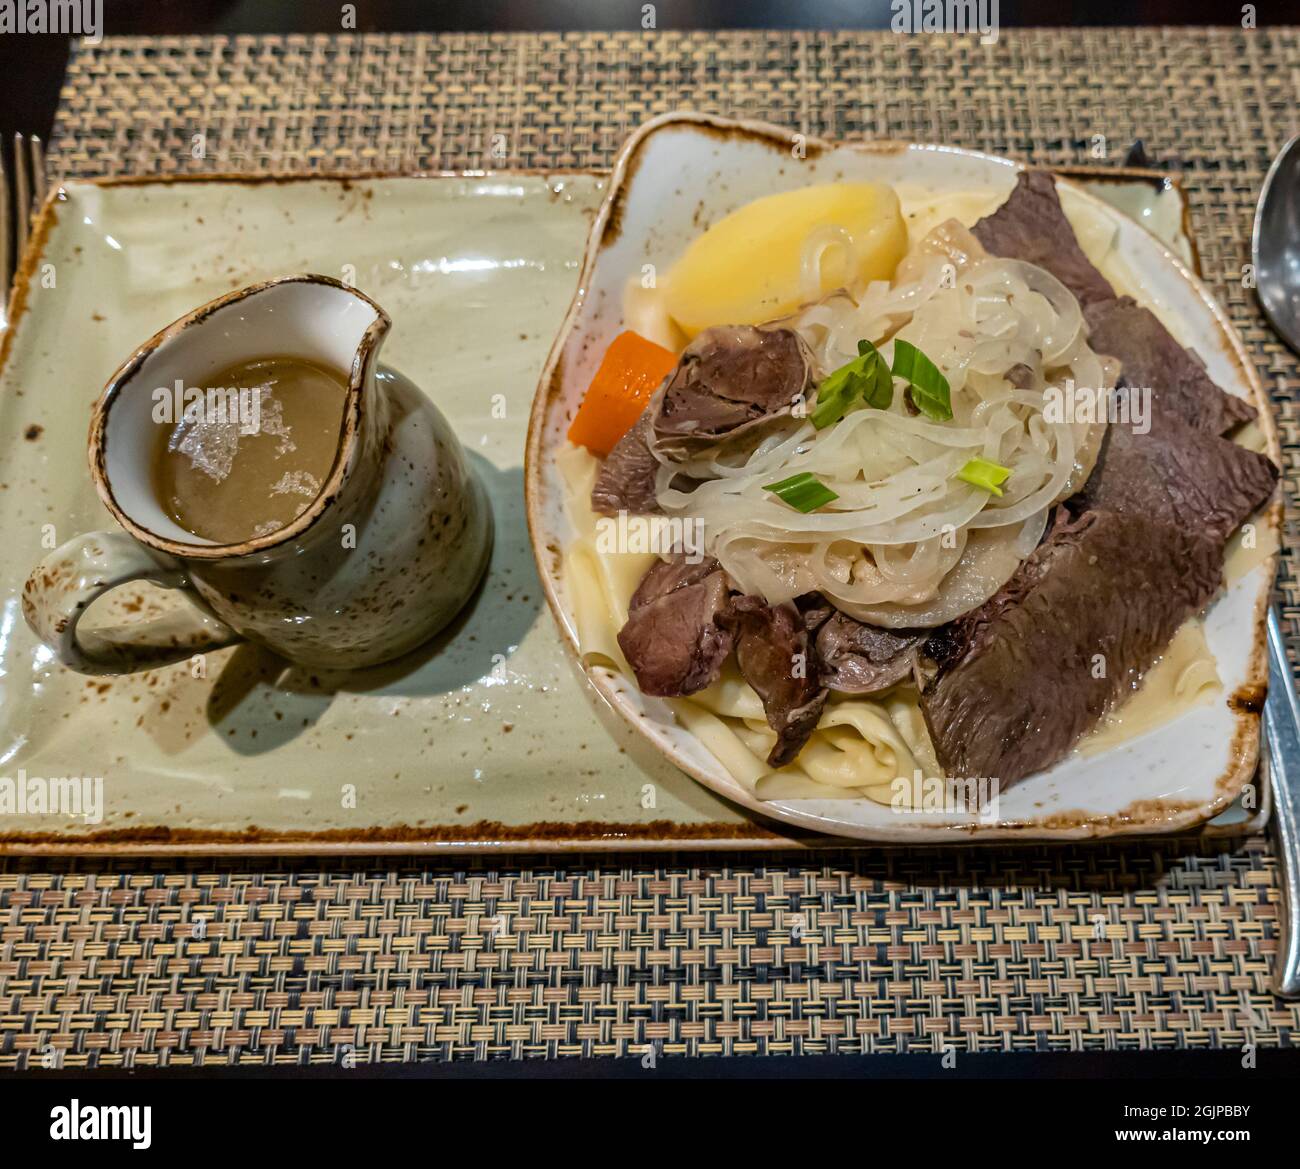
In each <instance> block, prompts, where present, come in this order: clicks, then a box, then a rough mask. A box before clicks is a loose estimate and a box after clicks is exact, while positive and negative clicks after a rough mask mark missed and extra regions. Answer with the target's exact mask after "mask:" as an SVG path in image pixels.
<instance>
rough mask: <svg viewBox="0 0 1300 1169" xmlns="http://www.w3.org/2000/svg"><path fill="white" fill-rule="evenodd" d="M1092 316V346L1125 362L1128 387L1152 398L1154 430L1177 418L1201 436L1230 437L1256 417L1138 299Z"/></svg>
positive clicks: (1115, 302)
mask: <svg viewBox="0 0 1300 1169" xmlns="http://www.w3.org/2000/svg"><path fill="white" fill-rule="evenodd" d="M1087 316H1088V322H1089V325H1090V327H1091V332H1090V333H1089V335H1088V344H1089V345H1091V346H1092V348H1093V350H1094V351H1095V352H1097V353H1105V354H1108V355H1109V356H1111V357H1115V358H1118V359H1119V362H1120V366H1121V380H1122V383H1123V384H1124V385H1126V386H1141V387H1144V388H1146V389H1147V390H1148V391H1149V392H1150V395H1151V417H1152V423H1153V425H1157V426H1158V425H1159V424H1160V423H1161V422H1162V421H1163V420H1164V419H1165V418H1170V417H1172V418H1177V419H1179V420H1180V421H1182V422H1186V423H1187V424H1188V425H1189V426H1193V427H1195V428H1196V429H1198V430H1205V431H1208V432H1209V433H1211V434H1226V433H1227V432H1228V431H1229V430H1231V429H1232V428H1233V427H1234V426H1237V425H1238V424H1239V423H1242V422H1246V421H1248V420H1249V419H1251V418H1254V417H1255V408H1254V407H1253V406H1252V405H1251V404H1250V403H1249V402H1246V401H1243V400H1242V399H1241V398H1235V397H1233V396H1232V395H1231V394H1225V393H1224V392H1223V391H1222V390H1221V389H1219V387H1218V386H1217V385H1215V384H1214V381H1213V379H1212V378H1211V377H1210V375H1209V374H1208V373H1206V371H1205V366H1204V365H1202V364H1201V362H1200V361H1199V360H1198V359H1197V358H1196V357H1195V356H1194V355H1193V354H1191V353H1189V352H1188V351H1187V350H1186V349H1184V348H1183V347H1182V346H1181V345H1179V344H1178V342H1177V341H1176V340H1175V339H1174V337H1173V334H1171V333H1170V332H1169V330H1168V329H1166V328H1165V327H1164V325H1162V324H1161V323H1160V320H1159V318H1158V317H1156V315H1155V314H1154V313H1153V312H1151V310H1150V309H1145V308H1143V307H1142V306H1141V305H1140V304H1138V303H1137V302H1135V301H1134V300H1133V299H1132V297H1128V296H1121V297H1119V298H1118V299H1117V300H1113V301H1110V302H1109V303H1107V304H1104V305H1095V306H1093V307H1092V308H1091V309H1090V310H1089V311H1088V314H1087Z"/></svg>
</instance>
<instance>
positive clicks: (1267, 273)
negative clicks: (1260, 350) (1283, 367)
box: [1251, 134, 1300, 353]
mask: <svg viewBox="0 0 1300 1169" xmlns="http://www.w3.org/2000/svg"><path fill="white" fill-rule="evenodd" d="M1251 245H1252V246H1251V250H1252V253H1253V254H1252V259H1253V261H1254V264H1255V285H1256V292H1257V293H1258V295H1259V303H1260V305H1261V306H1262V307H1263V309H1264V313H1265V315H1266V316H1267V317H1268V319H1269V321H1270V322H1272V325H1273V328H1274V329H1276V330H1277V332H1278V335H1279V336H1281V338H1282V339H1283V340H1284V341H1285V342H1286V343H1287V344H1288V345H1290V346H1291V348H1292V349H1294V350H1295V351H1296V352H1297V353H1300V134H1297V135H1296V136H1295V137H1294V138H1292V139H1291V141H1290V142H1288V143H1287V144H1286V145H1285V146H1284V147H1282V151H1281V153H1280V154H1279V155H1278V156H1277V158H1275V159H1274V160H1273V165H1272V166H1271V167H1269V169H1268V174H1267V175H1266V176H1265V178H1264V186H1263V188H1262V189H1261V190H1260V193H1259V208H1258V210H1257V211H1256V213H1255V231H1254V235H1253V237H1252V240H1251Z"/></svg>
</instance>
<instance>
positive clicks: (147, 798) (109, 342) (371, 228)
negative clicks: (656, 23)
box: [0, 174, 1264, 854]
mask: <svg viewBox="0 0 1300 1169" xmlns="http://www.w3.org/2000/svg"><path fill="white" fill-rule="evenodd" d="M1135 182H1136V184H1137V185H1136V186H1135V187H1134V188H1133V189H1134V190H1135V191H1136V192H1137V194H1138V196H1139V197H1140V198H1142V197H1143V181H1142V180H1140V179H1138V180H1135ZM606 183H607V180H606V178H605V177H604V176H598V175H587V174H564V175H549V176H548V175H536V174H524V175H516V174H510V175H506V174H503V175H497V176H487V177H482V176H478V177H461V176H430V177H421V178H401V179H394V178H364V177H356V178H351V179H321V178H311V179H295V180H291V181H290V180H285V181H238V180H233V179H210V178H204V179H196V180H186V181H172V182H167V181H142V182H140V181H131V182H109V183H104V184H92V183H74V184H69V185H68V186H67V187H66V189H65V192H64V194H63V196H62V197H60V198H58V199H56V200H55V201H53V202H52V203H51V204H50V205H49V207H48V209H47V211H46V213H45V215H44V217H43V218H42V220H41V222H40V224H39V225H38V229H37V233H36V238H35V240H34V242H33V246H32V248H31V249H30V250H29V253H28V256H27V262H26V264H25V267H24V270H23V272H22V273H21V274H20V281H19V285H18V288H17V290H16V293H15V296H14V299H13V301H12V302H11V305H10V311H11V314H12V319H13V321H14V327H13V328H12V329H10V330H9V331H8V333H7V334H6V335H5V339H4V343H3V345H4V347H3V357H2V370H0V531H3V532H4V534H5V551H6V555H5V557H4V558H3V561H2V562H0V603H2V604H3V610H2V616H0V777H12V778H16V777H18V776H19V775H20V774H23V775H26V776H34V777H45V778H49V777H62V776H88V777H102V778H103V781H104V782H103V788H102V790H103V808H102V817H101V818H100V819H99V820H98V821H97V822H87V821H86V820H85V819H84V818H68V817H62V816H53V815H42V814H39V813H34V812H28V813H26V814H14V813H12V812H6V813H4V814H2V815H0V852H33V851H36V852H59V851H64V852H77V853H96V852H98V853H184V852H205V853H262V854H289V853H300V854H301V853H306V854H322V853H338V852H352V853H375V852H384V851H394V852H415V851H421V850H429V849H437V850H451V851H460V852H473V851H486V850H497V849H508V850H530V851H555V850H575V849H592V848H598V849H611V848H705V847H707V848H720V847H721V848H752V847H768V848H770V847H804V846H806V845H808V844H817V843H821V842H823V841H824V839H825V838H823V837H821V836H820V835H818V834H815V833H809V832H806V831H804V830H801V829H800V828H798V827H794V826H790V825H783V824H780V823H775V822H772V821H765V820H762V819H759V818H756V817H755V816H754V815H752V814H750V813H748V812H746V811H745V810H744V809H742V808H740V807H738V806H737V805H736V804H733V803H731V802H729V801H727V800H726V799H724V798H722V796H720V795H719V794H717V793H715V792H714V791H711V790H709V789H708V788H706V787H703V786H701V785H700V784H698V783H696V782H695V781H694V780H693V779H691V778H689V777H688V776H686V775H684V774H683V773H682V772H681V771H680V770H679V769H678V768H677V767H676V766H674V765H673V764H672V763H671V762H670V761H669V760H668V759H667V758H665V756H664V755H663V754H662V752H661V751H660V750H659V749H658V747H656V746H655V745H653V744H652V743H650V742H648V741H647V740H646V739H645V738H644V737H643V736H642V735H640V734H639V733H637V732H635V731H633V730H631V729H630V728H629V726H628V725H627V724H626V723H625V721H624V720H623V719H622V718H621V717H619V716H618V715H617V714H615V713H614V712H613V711H611V710H610V709H609V707H608V704H607V702H606V700H605V699H604V698H603V697H602V696H601V695H600V694H599V693H598V692H597V691H596V690H595V689H594V688H593V687H592V686H591V684H590V683H589V682H588V681H587V680H586V679H585V677H584V676H583V674H582V672H581V671H580V670H579V668H578V667H577V665H576V662H575V661H574V659H573V656H572V654H571V653H570V652H569V650H568V648H567V646H566V645H565V643H564V640H563V638H562V636H561V634H560V631H559V630H558V629H557V626H556V624H555V623H554V622H553V621H552V620H551V618H550V616H549V615H548V614H547V613H546V612H545V604H544V600H543V592H542V587H541V584H540V582H539V580H538V578H537V574H536V570H535V568H534V566H533V558H532V555H531V553H530V550H529V544H528V534H527V531H526V528H525V521H524V503H523V467H522V461H523V459H522V454H523V450H524V440H525V431H526V425H527V420H528V411H529V404H530V402H531V401H532V398H533V392H534V389H535V387H536V384H537V380H538V376H539V373H540V372H541V370H542V367H543V365H544V363H545V361H546V356H547V351H548V349H549V347H550V345H551V342H552V341H553V339H554V337H555V335H556V332H557V330H558V329H559V328H560V326H561V323H562V321H563V320H564V317H565V313H566V311H567V309H568V308H569V305H570V301H571V299H572V297H573V294H574V289H575V287H576V285H577V283H578V275H579V269H580V266H581V263H582V257H583V248H584V245H585V241H586V238H587V233H588V230H589V228H590V226H591V223H592V221H593V218H594V217H595V215H596V212H597V209H598V208H599V206H600V203H601V199H602V197H603V195H604V193H605V189H606ZM1147 190H1149V191H1151V192H1152V194H1151V195H1150V196H1149V197H1148V198H1147V203H1146V205H1147V206H1148V207H1149V212H1150V214H1151V215H1154V216H1156V217H1157V218H1158V219H1159V220H1160V222H1161V223H1162V224H1164V225H1165V226H1166V227H1168V229H1169V230H1170V231H1173V232H1174V233H1175V234H1177V233H1178V230H1179V227H1178V225H1179V223H1180V209H1181V201H1180V198H1179V196H1178V195H1177V193H1176V192H1173V191H1170V192H1165V193H1163V194H1159V195H1158V196H1157V195H1156V194H1155V193H1154V192H1155V188H1153V187H1150V186H1149V185H1148V186H1147ZM1178 239H1179V240H1181V241H1182V244H1181V245H1180V246H1186V239H1185V237H1184V236H1181V235H1178ZM294 272H320V273H323V274H325V275H329V276H335V277H339V278H344V279H348V280H351V281H353V282H355V284H356V285H357V286H358V287H359V288H361V289H363V290H364V291H365V292H367V293H368V294H369V295H371V296H373V297H374V298H375V299H376V300H377V301H378V302H379V303H380V304H381V305H383V307H384V308H385V309H386V310H387V311H388V312H389V313H390V314H391V316H392V317H393V322H394V325H393V330H392V333H391V335H390V337H389V339H388V341H387V343H386V345H385V349H384V353H383V358H384V362H385V363H386V364H389V365H391V366H393V367H395V368H397V369H399V370H401V371H402V372H403V373H405V374H407V375H408V376H410V377H411V378H412V379H413V380H414V381H415V382H416V383H417V384H419V385H420V386H421V387H422V388H423V389H424V390H425V391H426V392H427V393H429V394H430V395H431V396H432V397H433V398H434V399H435V401H436V402H437V403H438V405H439V407H440V408H441V409H442V411H443V412H444V413H445V414H446V415H447V416H448V418H449V419H450V421H451V423H452V425H453V426H454V427H455V428H456V431H457V433H458V434H459V435H460V438H461V440H462V442H463V443H464V445H465V447H466V449H467V450H468V451H469V452H470V457H471V459H472V460H473V462H474V465H475V467H476V469H477V471H478V473H479V474H480V475H481V476H482V478H483V481H484V484H485V486H486V487H487V488H488V491H489V494H490V495H491V498H492V504H493V508H494V511H495V515H496V524H497V543H496V546H495V550H494V554H493V560H492V564H491V566H490V568H489V571H488V577H487V582H486V584H485V586H484V588H483V590H482V591H481V592H480V593H479V595H478V596H477V597H476V598H475V600H474V601H473V602H472V604H471V606H470V608H469V609H468V610H467V612H466V613H465V614H464V615H463V617H462V618H461V619H460V620H459V622H458V623H457V624H456V626H455V627H454V628H453V630H452V631H451V632H450V634H449V635H448V636H447V637H445V638H443V639H441V640H440V641H439V642H438V643H437V644H436V645H435V646H432V647H429V648H428V649H426V650H424V651H421V652H420V653H417V654H415V655H413V656H412V658H410V659H407V660H404V661H402V662H399V663H397V664H395V665H393V666H391V667H385V668H381V669H379V670H374V671H367V672H365V673H360V674H351V675H348V674H339V675H327V674H322V673H316V674H307V673H304V672H302V671H297V670H292V669H288V668H286V667H285V666H284V665H283V663H281V662H279V661H278V660H277V659H275V658H273V657H272V656H270V655H269V654H265V653H263V652H261V651H259V650H257V649H255V648H251V647H242V648H238V649H234V650H229V651H223V652H221V653H215V654H211V655H209V657H208V659H207V662H206V671H205V676H202V677H196V676H194V674H193V672H192V671H191V669H190V668H189V667H188V666H186V665H178V666H173V667H170V668H168V669H165V670H158V671H154V672H151V673H147V674H139V675H134V676H131V677H124V678H117V679H111V678H93V679H92V678H85V677H81V676H79V675H76V674H72V673H69V672H67V671H65V670H63V669H61V668H60V667H59V666H58V665H57V664H56V663H54V662H53V660H52V658H51V655H50V653H49V652H48V651H47V650H45V649H44V647H42V646H40V645H39V644H38V643H37V642H36V640H35V638H34V637H33V636H32V634H31V633H30V632H29V630H28V629H27V627H26V625H25V624H24V622H23V620H22V616H21V613H20V611H19V603H18V592H19V589H20V588H21V585H22V582H23V580H24V578H25V576H26V574H27V571H28V569H29V568H30V566H31V565H32V564H34V563H35V562H36V561H37V560H38V559H39V558H40V557H41V556H42V555H43V554H44V552H45V551H46V550H47V549H48V545H49V541H50V540H51V539H56V540H58V541H62V540H66V539H67V538H69V537H71V536H72V535H75V534H76V533H78V532H82V531H87V530H91V529H96V528H103V527H108V526H110V524H111V520H110V517H109V516H108V514H107V512H106V511H105V510H104V509H103V508H102V506H101V505H100V503H99V501H98V499H97V498H96V496H95V493H94V491H93V489H92V487H91V484H90V478H89V474H88V470H87V465H86V455H85V443H86V429H87V423H88V420H89V416H90V407H91V403H92V402H93V401H94V399H95V398H96V397H97V395H98V394H99V392H100V390H101V388H102V386H103V383H104V381H105V380H106V379H107V377H108V376H109V375H110V374H111V373H112V371H113V370H114V369H115V368H116V366H117V365H118V364H119V363H120V362H121V361H122V359H123V358H124V357H126V356H127V355H128V354H129V353H130V352H131V351H132V349H133V348H134V347H135V346H136V345H138V344H139V343H140V342H142V341H143V340H145V339H146V338H147V337H149V336H150V335H152V334H153V333H154V332H155V331H156V330H157V329H159V328H160V327H162V326H163V325H166V324H167V323H168V322H170V321H172V320H174V319H175V318H177V317H178V316H180V315H182V314H183V313H185V312H187V311H188V310H190V309H192V308H194V307H195V306H197V305H199V304H201V303H203V302H205V301H207V300H210V299H211V298H213V297H215V296H218V295H220V294H222V293H224V292H228V291H230V290H232V289H235V288H239V287H242V286H244V285H247V284H250V283H252V282H254V281H257V280H261V279H264V278H269V277H273V276H280V275H285V274H288V273H294ZM47 525H52V527H50V528H48V529H47ZM168 603H170V600H169V598H168V596H167V595H166V594H161V593H153V592H151V591H147V590H142V591H141V592H140V593H139V594H136V593H132V592H130V591H129V590H124V591H123V593H119V594H118V597H117V603H116V612H114V611H108V612H105V613H102V614H97V613H93V612H92V614H91V615H88V617H87V620H88V621H89V620H91V618H92V617H95V618H96V619H102V620H105V621H111V620H114V619H118V618H121V619H127V618H129V616H130V612H129V611H130V610H131V609H133V608H135V607H136V606H137V605H143V606H154V605H166V604H168ZM1263 810H1264V809H1263V807H1262V806H1261V807H1257V808H1255V809H1253V810H1251V811H1250V812H1249V814H1247V815H1243V814H1240V813H1238V814H1237V815H1236V823H1235V824H1233V825H1230V826H1228V827H1227V828H1225V829H1223V830H1224V831H1234V832H1236V831H1241V830H1243V829H1244V828H1247V827H1249V826H1251V824H1253V823H1257V822H1258V819H1259V817H1260V816H1261V815H1262V814H1263Z"/></svg>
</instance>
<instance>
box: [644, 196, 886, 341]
mask: <svg viewBox="0 0 1300 1169" xmlns="http://www.w3.org/2000/svg"><path fill="white" fill-rule="evenodd" d="M814 239H815V240H818V241H822V242H825V243H826V244H827V246H826V247H825V249H824V250H823V252H822V256H821V265H820V276H821V279H820V289H819V290H818V292H817V295H819V296H824V295H825V294H826V293H829V292H833V291H834V290H835V289H837V288H843V287H845V286H847V285H852V284H859V283H863V282H865V281H868V280H888V279H890V278H892V276H893V275H894V269H895V268H896V267H897V266H898V261H899V260H900V259H902V256H903V253H904V252H905V251H906V250H907V227H906V226H905V225H904V223H903V216H902V212H901V211H900V210H899V206H898V196H897V195H895V194H894V191H893V189H892V188H890V187H886V186H884V185H883V184H880V183H826V184H823V185H822V186H817V187H801V188H799V189H798V190H794V191H783V192H781V193H780V194H777V195H765V196H764V197H763V198H761V199H755V200H754V201H753V202H752V203H746V204H745V205H744V206H743V207H741V208H740V209H739V210H736V211H733V212H732V213H731V214H730V215H728V216H727V217H726V218H725V219H721V220H719V221H718V222H717V223H715V224H714V225H713V226H712V227H710V228H709V229H708V231H706V232H705V233H704V234H703V235H702V236H700V237H699V239H697V240H695V242H694V243H692V244H691V245H690V247H688V248H687V249H686V251H685V253H684V254H683V255H682V258H681V259H680V260H678V261H677V263H676V264H674V265H673V267H672V269H671V270H670V271H669V273H668V275H667V276H666V277H665V288H664V299H665V302H666V304H667V308H668V313H669V315H670V316H671V317H672V318H673V320H674V321H676V322H677V324H678V325H679V326H680V327H681V329H682V331H683V332H684V333H685V334H686V335H687V336H688V337H694V336H695V335H696V334H697V333H698V332H700V330H701V329H707V328H709V327H710V326H711V325H756V324H761V323H762V322H763V321H770V320H772V319H773V318H774V317H780V316H784V315H786V314H787V313H791V312H793V311H794V310H795V309H797V308H798V307H799V306H800V305H801V304H803V303H804V302H805V301H806V300H808V299H810V298H809V297H808V296H807V295H806V290H805V289H804V287H803V282H802V278H801V269H802V261H803V254H804V247H805V244H806V243H807V242H808V241H809V240H814ZM850 239H851V240H852V247H851V248H850V247H848V246H846V245H847V243H848V240H850ZM832 241H834V242H832ZM813 299H815V298H813Z"/></svg>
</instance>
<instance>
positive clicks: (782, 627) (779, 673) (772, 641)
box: [732, 596, 828, 767]
mask: <svg viewBox="0 0 1300 1169" xmlns="http://www.w3.org/2000/svg"><path fill="white" fill-rule="evenodd" d="M732 612H733V617H732V620H733V622H734V624H735V629H736V664H737V665H738V666H739V667H740V672H741V674H742V675H743V676H744V679H745V681H746V682H748V683H749V684H750V685H751V686H752V687H753V688H754V690H755V691H756V692H757V693H758V696H759V698H761V699H762V700H763V712H764V714H766V715H767V722H768V725H769V726H770V727H771V728H772V729H773V730H774V731H775V732H776V744H775V745H774V746H773V747H772V750H771V751H770V752H769V753H768V756H767V762H768V766H769V767H784V766H785V765H786V764H787V763H789V762H791V761H792V760H793V759H794V758H795V756H796V755H798V754H799V752H800V750H801V749H802V748H803V745H804V744H805V743H806V742H807V741H808V738H809V736H810V735H811V734H812V733H813V731H814V730H816V729H817V722H818V720H819V719H820V718H821V716H822V709H823V708H824V707H825V706H826V699H827V697H828V694H827V691H826V689H825V688H824V687H822V686H821V685H820V684H819V682H818V680H817V664H816V662H815V660H814V658H813V655H812V654H811V653H810V652H809V644H808V631H807V630H806V629H805V628H804V622H803V617H802V616H801V614H800V612H799V610H798V609H796V608H795V606H794V605H789V604H787V605H769V604H768V603H767V602H766V601H764V600H763V598H762V597H754V596H745V597H736V598H735V600H734V601H733V602H732Z"/></svg>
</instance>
